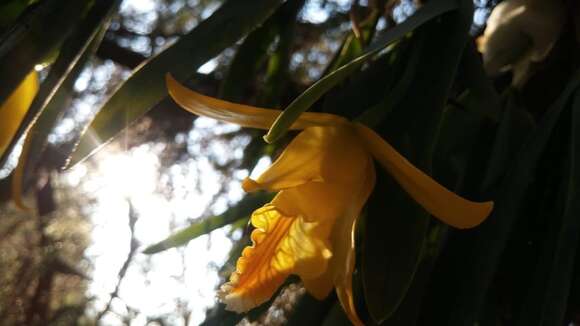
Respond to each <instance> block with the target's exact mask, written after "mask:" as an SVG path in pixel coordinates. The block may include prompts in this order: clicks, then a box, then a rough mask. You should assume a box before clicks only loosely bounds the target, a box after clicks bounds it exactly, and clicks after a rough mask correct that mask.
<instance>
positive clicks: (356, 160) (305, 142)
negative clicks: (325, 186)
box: [242, 124, 368, 200]
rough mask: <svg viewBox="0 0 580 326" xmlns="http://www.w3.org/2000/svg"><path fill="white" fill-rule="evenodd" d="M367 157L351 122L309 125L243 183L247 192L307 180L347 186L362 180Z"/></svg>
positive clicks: (294, 184)
mask: <svg viewBox="0 0 580 326" xmlns="http://www.w3.org/2000/svg"><path fill="white" fill-rule="evenodd" d="M367 156H368V154H367V152H366V151H365V149H364V148H363V147H362V146H361V143H360V141H359V138H358V136H357V134H356V133H355V132H354V131H353V130H352V128H351V127H350V124H348V125H347V124H345V125H341V126H333V127H328V126H324V127H321V126H317V127H309V128H306V129H304V130H303V131H302V132H301V133H300V134H298V136H296V137H295V138H294V139H293V140H292V142H291V143H290V144H289V145H288V146H287V147H286V149H285V150H284V152H282V154H281V155H280V157H278V159H277V160H276V161H275V162H274V163H273V164H272V165H271V166H270V167H269V168H268V169H267V170H266V171H265V172H264V173H262V175H260V176H259V177H258V178H257V179H256V180H252V179H246V180H244V183H243V184H242V186H243V187H244V190H246V191H255V190H258V189H266V190H269V191H278V190H282V189H287V188H290V187H296V186H300V185H303V184H305V183H307V182H325V183H335V186H336V187H343V188H344V187H348V186H349V185H351V184H353V183H356V182H358V180H360V173H361V171H363V170H364V166H365V164H366V160H367ZM310 199H311V200H312V198H310Z"/></svg>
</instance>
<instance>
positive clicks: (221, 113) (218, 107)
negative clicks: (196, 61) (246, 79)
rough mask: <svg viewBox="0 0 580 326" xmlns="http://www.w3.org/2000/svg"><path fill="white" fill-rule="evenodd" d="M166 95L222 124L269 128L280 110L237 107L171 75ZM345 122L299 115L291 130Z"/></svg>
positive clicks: (318, 115)
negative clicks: (192, 87) (196, 90)
mask: <svg viewBox="0 0 580 326" xmlns="http://www.w3.org/2000/svg"><path fill="white" fill-rule="evenodd" d="M166 82H167V88H168V90H169V95H171V97H172V98H173V99H174V100H175V102H177V104H179V105H180V106H181V107H182V108H184V109H185V110H187V111H189V112H191V113H193V114H196V115H199V116H204V117H208V118H213V119H216V120H220V121H223V122H229V123H235V124H237V125H240V126H242V127H248V128H258V129H269V128H270V126H271V125H272V123H274V120H276V118H277V117H278V115H280V113H281V112H282V111H280V110H274V109H264V108H258V107H254V106H249V105H243V104H236V103H232V102H228V101H224V100H220V99H217V98H213V97H209V96H205V95H202V94H200V93H197V92H194V91H192V90H190V89H189V88H187V87H185V86H183V85H181V84H180V83H179V82H178V81H177V80H175V79H174V78H173V77H171V75H169V74H167V76H166ZM345 121H346V120H345V119H344V118H341V117H339V116H336V115H333V114H328V113H313V112H308V114H304V115H302V116H301V117H300V118H299V119H298V120H297V121H296V122H295V123H294V124H293V125H292V127H291V129H304V128H306V127H311V126H318V125H336V124H339V123H344V122H345Z"/></svg>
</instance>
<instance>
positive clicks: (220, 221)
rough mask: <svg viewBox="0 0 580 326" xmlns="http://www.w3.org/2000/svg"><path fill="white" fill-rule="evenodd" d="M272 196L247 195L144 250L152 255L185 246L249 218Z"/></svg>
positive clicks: (261, 194) (260, 194)
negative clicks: (216, 230) (219, 213)
mask: <svg viewBox="0 0 580 326" xmlns="http://www.w3.org/2000/svg"><path fill="white" fill-rule="evenodd" d="M271 198H272V195H270V194H265V193H256V194H249V195H246V197H244V198H243V199H242V200H240V201H239V202H238V203H237V204H236V205H235V206H233V207H231V208H230V209H228V210H227V211H226V212H225V213H223V214H221V215H217V216H212V217H208V218H203V219H201V220H200V221H199V222H195V223H193V224H192V225H190V226H188V227H186V228H184V229H181V230H179V231H177V232H176V233H174V234H172V235H170V236H169V237H168V238H167V239H165V240H163V241H160V242H158V243H156V244H154V245H151V246H149V247H147V248H146V249H145V250H143V253H145V254H148V255H151V254H156V253H158V252H161V251H164V250H167V249H170V248H175V247H179V246H183V245H185V244H187V243H188V242H189V241H191V240H193V239H195V238H197V237H199V236H201V235H204V234H207V233H209V232H211V231H213V230H215V229H219V228H221V227H223V226H226V225H228V224H231V223H234V222H236V221H238V220H240V219H244V218H247V217H248V216H250V214H252V212H253V211H254V210H256V209H257V208H259V207H261V206H262V205H264V204H265V203H267V202H268V201H269V200H270V199H271Z"/></svg>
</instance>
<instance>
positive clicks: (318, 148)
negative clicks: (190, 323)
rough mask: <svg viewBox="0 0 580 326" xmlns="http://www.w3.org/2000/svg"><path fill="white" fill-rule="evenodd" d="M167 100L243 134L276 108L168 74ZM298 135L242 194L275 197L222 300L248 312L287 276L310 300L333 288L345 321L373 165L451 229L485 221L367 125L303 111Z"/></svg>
mask: <svg viewBox="0 0 580 326" xmlns="http://www.w3.org/2000/svg"><path fill="white" fill-rule="evenodd" d="M167 85H168V89H169V94H170V95H171V96H172V97H173V99H174V100H175V101H176V102H177V103H178V104H179V105H180V106H181V107H183V108H184V109H186V110H187V111H190V112H192V113H194V114H197V115H201V116H205V117H211V118H214V119H218V120H221V121H225V122H230V123H235V124H238V125H240V126H243V127H251V128H260V129H268V128H269V127H270V125H271V124H272V122H273V121H274V120H275V119H276V117H277V115H278V114H280V112H281V111H280V110H272V109H262V108H256V107H252V106H247V105H241V104H235V103H231V102H227V101H223V100H219V99H215V98H211V97H208V96H205V95H202V94H199V93H196V92H194V91H192V90H190V89H188V88H186V87H184V86H183V85H181V84H179V83H178V82H177V81H176V80H175V79H173V78H172V77H171V76H169V75H168V76H167ZM291 129H297V130H303V131H302V132H301V133H299V134H298V135H297V136H296V137H295V138H294V140H293V141H292V142H291V143H290V144H289V145H288V147H287V148H286V149H285V150H284V152H283V153H282V154H281V155H280V157H279V158H278V159H277V160H276V161H275V162H274V163H273V164H272V165H271V166H270V168H269V169H268V170H266V171H265V172H264V173H263V174H262V175H261V176H260V177H258V178H257V179H255V180H252V179H246V180H244V182H243V185H242V186H243V188H244V190H246V191H257V190H267V191H277V192H278V194H277V195H276V196H275V197H274V199H273V200H272V202H270V203H269V204H267V205H265V206H264V207H262V208H259V209H257V210H256V211H255V212H254V213H253V214H252V217H251V223H252V225H253V226H254V227H255V228H256V229H255V230H254V231H253V232H252V234H251V238H252V242H253V245H252V246H250V247H246V248H245V249H244V251H243V252H242V257H240V259H239V260H238V263H237V265H236V271H235V272H234V273H233V274H232V276H231V277H230V281H229V282H228V283H226V284H224V285H223V286H222V287H221V290H220V291H219V293H218V296H219V298H220V299H221V300H222V301H223V302H224V303H225V304H226V307H227V309H229V310H233V311H236V312H244V311H248V310H249V309H252V308H253V307H255V306H257V305H259V304H261V303H263V302H265V301H267V300H268V299H269V298H270V297H271V296H272V295H273V293H274V292H275V291H276V289H277V288H278V287H279V286H280V285H281V284H282V283H283V282H284V280H285V279H286V277H287V276H289V275H290V274H296V275H298V276H299V277H300V278H301V279H302V281H303V283H304V286H305V287H306V290H307V291H308V292H309V293H310V294H312V295H313V296H314V297H316V298H319V299H322V298H324V297H326V296H327V295H328V294H329V292H330V291H331V290H332V288H333V287H334V288H335V289H336V293H337V296H338V298H339V300H340V303H341V304H342V306H343V308H344V310H345V312H346V313H347V315H348V317H349V319H350V320H351V322H352V323H353V324H355V325H362V324H363V323H362V322H361V321H360V319H359V318H358V316H357V313H356V309H355V306H354V301H353V294H352V273H353V271H354V266H355V253H354V245H355V243H354V230H355V225H356V220H357V218H358V217H359V215H360V212H361V210H362V208H363V206H364V205H365V203H366V201H367V199H368V197H369V196H370V194H371V192H372V190H373V188H374V185H375V170H374V161H375V160H376V161H377V162H378V163H379V164H380V165H381V166H382V167H383V168H385V169H386V170H387V171H388V172H389V173H390V174H391V175H392V176H393V177H394V179H395V180H396V181H397V182H398V183H399V184H400V185H401V187H402V188H403V189H404V190H405V191H406V192H407V193H409V195H410V196H411V197H412V198H413V199H414V200H415V201H417V203H419V204H420V205H421V206H422V207H424V208H425V209H426V210H427V211H428V212H429V213H431V214H432V215H433V216H435V217H437V218H438V219H440V220H441V221H443V222H444V223H447V224H449V225H451V226H454V227H457V228H470V227H474V226H477V225H478V224H480V223H481V222H482V221H483V220H484V219H485V218H487V216H489V214H490V212H491V210H492V208H493V203H492V202H485V203H476V202H472V201H468V200H466V199H463V198H461V197H460V196H458V195H456V194H455V193H453V192H451V191H449V190H447V189H446V188H444V187H443V186H441V185H440V184H438V183H437V182H436V181H434V180H433V179H431V178H430V177H429V176H428V175H426V174H425V173H423V172H422V171H420V170H419V169H417V168H416V167H414V166H413V165H412V164H411V163H410V162H409V161H407V160H406V159H405V158H404V157H403V156H402V155H401V154H399V153H398V152H397V151H396V150H395V149H394V148H393V147H392V146H391V145H389V144H388V143H387V142H385V141H384V140H383V139H382V138H381V137H380V136H379V135H378V134H376V133H375V132H374V131H373V130H371V129H369V128H368V127H366V126H364V125H362V124H358V123H352V122H350V121H348V120H346V119H344V118H342V117H339V116H336V115H332V114H325V113H312V112H306V113H303V114H302V115H301V116H300V118H299V119H298V120H297V121H296V122H295V123H294V124H293V125H292V126H291Z"/></svg>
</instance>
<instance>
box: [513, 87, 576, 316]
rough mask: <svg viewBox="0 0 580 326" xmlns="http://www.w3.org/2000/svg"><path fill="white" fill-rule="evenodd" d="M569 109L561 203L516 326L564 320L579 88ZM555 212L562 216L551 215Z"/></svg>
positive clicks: (572, 252)
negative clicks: (567, 139)
mask: <svg viewBox="0 0 580 326" xmlns="http://www.w3.org/2000/svg"><path fill="white" fill-rule="evenodd" d="M569 109H570V111H571V112H570V111H569V112H570V113H571V114H570V115H571V118H572V119H570V121H567V119H566V118H563V119H561V121H562V122H563V123H562V124H563V125H566V124H568V123H570V122H571V124H570V132H569V133H566V138H568V137H569V138H570V140H569V142H568V144H569V146H568V149H569V151H568V153H566V154H564V155H565V156H567V160H565V162H566V164H565V165H567V169H566V173H565V174H564V176H563V178H562V180H561V191H560V194H559V196H558V198H559V199H561V200H560V201H559V202H560V203H561V205H560V206H558V205H556V206H555V207H554V208H553V209H552V212H551V213H552V214H550V215H551V216H549V217H548V218H549V220H550V221H551V223H550V224H552V227H551V228H550V229H549V230H547V231H548V232H546V237H547V241H546V243H545V245H544V248H543V252H542V255H541V258H540V260H539V263H538V265H537V269H536V270H535V273H534V274H535V275H534V283H533V285H532V286H531V288H530V291H529V293H528V294H527V300H526V301H525V303H524V305H523V308H522V309H521V314H520V315H521V316H520V320H519V325H562V324H563V323H564V314H565V313H566V306H567V305H566V304H567V301H568V295H569V293H570V284H571V282H572V277H573V275H574V260H575V256H576V251H577V248H578V241H579V239H580V218H578V217H579V216H580V165H579V163H578V159H580V89H578V90H577V91H576V94H575V96H574V100H573V102H572V101H571V103H570V105H569ZM567 111H568V110H567ZM562 124H561V125H562ZM564 128H565V127H564ZM564 143H566V142H564ZM562 207H563V209H561V210H560V209H558V208H562ZM556 214H562V216H561V217H559V216H554V215H556ZM576 272H577V271H576Z"/></svg>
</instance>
